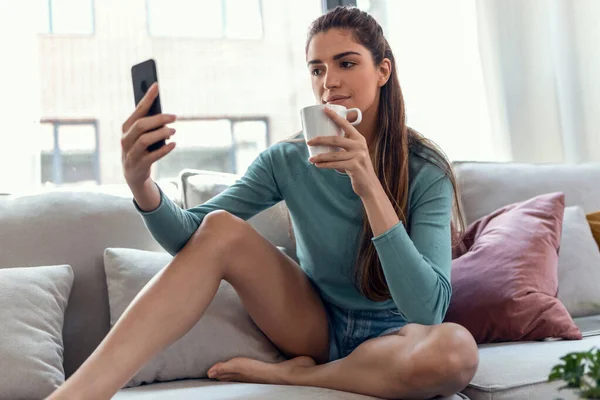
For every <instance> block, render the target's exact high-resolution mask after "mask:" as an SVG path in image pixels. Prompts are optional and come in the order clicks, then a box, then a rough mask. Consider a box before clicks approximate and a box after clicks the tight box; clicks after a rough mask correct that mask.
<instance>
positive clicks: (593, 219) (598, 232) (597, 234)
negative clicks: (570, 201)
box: [586, 211, 600, 249]
mask: <svg viewBox="0 0 600 400" xmlns="http://www.w3.org/2000/svg"><path fill="white" fill-rule="evenodd" d="M586 217H587V220H588V222H589V223H590V228H591V229H592V234H593V235H594V239H595V240H596V243H597V244H598V248H599V249H600V211H598V212H595V213H591V214H588V215H587V216H586Z"/></svg>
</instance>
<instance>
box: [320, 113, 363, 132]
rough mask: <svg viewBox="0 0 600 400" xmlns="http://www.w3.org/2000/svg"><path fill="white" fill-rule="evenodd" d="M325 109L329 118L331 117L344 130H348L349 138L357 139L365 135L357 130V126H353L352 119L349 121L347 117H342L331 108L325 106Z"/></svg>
mask: <svg viewBox="0 0 600 400" xmlns="http://www.w3.org/2000/svg"><path fill="white" fill-rule="evenodd" d="M324 110H325V114H327V116H329V118H331V119H332V120H333V122H335V124H336V125H337V126H339V127H340V128H342V129H343V130H344V132H346V136H347V137H348V138H350V139H357V138H359V137H361V138H362V137H363V135H361V134H360V132H359V131H357V130H356V128H355V127H354V126H352V124H351V123H350V121H348V120H347V119H346V118H344V117H342V116H341V115H339V114H338V113H336V112H335V111H333V110H332V109H330V108H327V107H325V108H324Z"/></svg>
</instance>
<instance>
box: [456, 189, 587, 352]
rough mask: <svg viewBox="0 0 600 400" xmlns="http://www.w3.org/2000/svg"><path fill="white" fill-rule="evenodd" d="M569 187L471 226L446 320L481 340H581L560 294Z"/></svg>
mask: <svg viewBox="0 0 600 400" xmlns="http://www.w3.org/2000/svg"><path fill="white" fill-rule="evenodd" d="M564 209H565V196H564V194H563V193H548V194H544V195H541V196H537V197H534V198H532V199H529V200H527V201H524V202H520V203H514V204H511V205H508V206H505V207H503V208H501V209H499V210H496V211H494V212H493V213H491V214H489V215H487V216H485V217H483V218H480V219H479V220H477V221H475V222H474V223H473V224H471V225H470V226H469V227H468V228H467V230H466V232H465V236H464V238H463V242H462V247H461V249H460V250H458V251H457V253H458V254H457V253H455V256H457V257H458V258H456V259H454V260H453V261H452V300H451V302H450V307H449V309H448V312H447V314H446V318H445V321H446V322H455V323H458V324H460V325H463V326H464V327H465V328H467V329H468V330H469V331H470V332H471V334H472V335H473V337H474V338H475V340H476V341H477V343H491V342H504V341H519V340H539V339H545V338H563V339H581V331H580V330H579V328H578V327H577V325H575V323H574V322H573V319H572V318H571V316H570V315H569V312H568V311H567V309H566V308H565V306H564V305H563V303H562V302H560V300H558V299H557V298H556V295H557V292H558V249H559V245H560V239H561V232H562V221H563V214H564Z"/></svg>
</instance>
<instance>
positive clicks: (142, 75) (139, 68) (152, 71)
mask: <svg viewBox="0 0 600 400" xmlns="http://www.w3.org/2000/svg"><path fill="white" fill-rule="evenodd" d="M131 80H132V81H133V96H134V97H135V105H136V107H137V105H138V103H139V102H140V101H141V100H142V98H143V97H144V95H145V94H146V92H147V91H148V89H150V86H152V84H153V83H154V82H158V74H157V72H156V61H154V60H153V59H149V60H146V61H144V62H141V63H139V64H136V65H134V66H133V67H131ZM160 113H162V109H161V107H160V93H159V94H158V95H157V96H156V99H155V100H154V102H153V103H152V106H150V110H148V114H146V116H152V115H156V114H160ZM160 128H161V127H159V128H157V129H160ZM165 144H166V141H165V140H164V139H163V140H160V141H158V142H156V143H153V144H151V145H150V146H148V147H147V149H148V151H155V150H158V149H160V148H161V147H163V146H164V145H165Z"/></svg>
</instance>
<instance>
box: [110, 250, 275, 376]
mask: <svg viewBox="0 0 600 400" xmlns="http://www.w3.org/2000/svg"><path fill="white" fill-rule="evenodd" d="M172 258H173V257H172V256H171V255H170V254H168V253H161V252H151V251H143V250H135V249H121V248H108V249H106V250H105V252H104V268H105V271H106V280H107V285H108V299H109V305H110V325H111V327H112V326H113V325H114V324H115V323H116V322H117V320H118V319H119V318H120V316H121V315H122V314H123V312H124V311H125V309H126V308H127V307H128V306H129V304H130V303H131V301H132V300H133V299H134V297H135V296H136V295H137V294H138V292H140V290H142V288H143V287H144V286H145V285H146V284H147V283H148V282H149V281H150V279H152V277H153V276H154V275H156V274H157V273H158V272H159V271H160V270H161V269H163V268H164V267H165V266H166V265H167V264H168V263H169V262H170V261H171V259H172ZM173 311H174V312H177V310H173ZM238 356H244V357H251V358H254V359H257V360H262V361H265V362H280V361H283V360H285V357H284V356H283V355H282V354H281V353H280V352H279V350H278V349H277V348H276V347H275V346H274V345H273V343H272V342H271V341H270V340H269V339H268V338H267V337H266V336H265V335H264V334H263V333H262V332H261V331H260V329H258V327H257V326H256V325H255V324H254V322H253V321H252V319H251V318H250V316H249V315H248V313H247V312H246V310H245V308H244V306H243V305H242V302H241V301H240V299H239V297H238V295H237V293H236V292H235V290H234V289H233V287H231V285H229V283H227V282H225V281H223V282H222V283H221V286H220V287H219V289H218V291H217V294H216V295H215V298H214V300H213V302H212V303H211V304H210V305H209V307H208V308H207V309H206V311H205V313H204V315H203V316H202V318H200V320H199V321H198V323H197V324H196V325H195V326H194V327H193V328H192V329H191V330H190V331H189V332H188V333H187V334H186V335H184V336H183V337H182V338H180V339H179V340H178V341H176V342H175V343H173V344H172V345H170V346H168V347H167V348H165V349H164V350H163V351H162V352H160V353H159V354H157V355H156V356H155V357H154V358H152V359H151V360H150V361H149V362H148V363H147V364H146V365H145V366H144V367H143V368H142V369H141V370H140V371H138V373H137V374H136V375H135V376H134V377H133V378H132V379H131V380H130V381H129V382H128V383H127V384H126V385H125V386H124V387H132V386H139V385H141V384H142V383H152V382H161V381H162V382H164V381H172V380H175V379H185V378H206V377H207V374H206V373H207V371H208V369H209V368H210V367H211V366H213V365H214V364H215V363H217V362H219V361H226V360H228V359H230V358H233V357H238Z"/></svg>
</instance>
